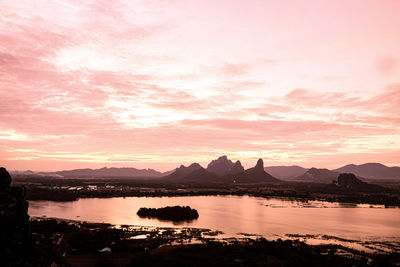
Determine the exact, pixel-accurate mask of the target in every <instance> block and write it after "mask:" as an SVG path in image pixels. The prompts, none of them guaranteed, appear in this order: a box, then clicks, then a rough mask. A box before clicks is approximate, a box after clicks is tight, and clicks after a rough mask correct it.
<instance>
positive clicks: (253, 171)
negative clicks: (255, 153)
mask: <svg viewBox="0 0 400 267" xmlns="http://www.w3.org/2000/svg"><path fill="white" fill-rule="evenodd" d="M228 177H232V178H233V181H234V182H235V183H279V182H281V181H280V180H278V179H276V178H275V177H273V176H272V175H270V174H269V173H267V172H265V170H264V162H263V160H262V159H259V160H258V161H257V164H256V166H254V167H253V168H250V169H247V170H245V171H243V172H240V173H237V174H231V175H228ZM225 179H226V178H225Z"/></svg>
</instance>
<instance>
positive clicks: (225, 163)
mask: <svg viewBox="0 0 400 267" xmlns="http://www.w3.org/2000/svg"><path fill="white" fill-rule="evenodd" d="M207 171H209V172H212V173H215V174H217V175H219V176H223V175H227V174H235V173H240V172H243V171H244V168H243V166H242V164H241V163H240V161H236V162H235V163H233V162H232V161H231V160H230V159H228V157H227V156H225V155H224V156H221V157H219V158H218V159H216V160H212V161H211V162H210V163H209V164H208V166H207Z"/></svg>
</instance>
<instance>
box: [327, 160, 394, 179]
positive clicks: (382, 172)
mask: <svg viewBox="0 0 400 267" xmlns="http://www.w3.org/2000/svg"><path fill="white" fill-rule="evenodd" d="M334 171H337V172H341V173H354V174H355V175H357V176H361V177H365V178H369V179H382V178H398V179H399V178H400V167H388V166H385V165H383V164H380V163H365V164H361V165H355V164H349V165H346V166H343V167H341V168H338V169H336V170H334Z"/></svg>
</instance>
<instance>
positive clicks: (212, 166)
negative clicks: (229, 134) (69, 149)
mask: <svg viewBox="0 0 400 267" xmlns="http://www.w3.org/2000/svg"><path fill="white" fill-rule="evenodd" d="M261 166H262V167H263V162H262V160H261V161H259V162H258V163H257V165H256V166H255V167H254V168H250V169H248V170H245V168H244V167H243V166H242V164H241V162H240V161H239V160H238V161H236V162H233V161H231V160H230V159H228V157H227V156H225V155H224V156H221V157H219V158H217V159H215V160H212V161H211V162H210V163H209V164H208V165H207V168H203V167H202V166H201V165H200V164H198V163H193V164H191V165H189V166H188V167H185V166H183V165H182V166H180V167H179V168H176V169H174V170H171V171H167V172H159V171H156V170H154V169H136V168H114V167H112V168H107V167H104V168H100V169H74V170H63V171H56V172H32V171H14V172H11V173H12V174H13V175H25V176H35V175H36V176H56V177H66V178H73V177H75V178H77V177H82V178H85V177H87V178H98V177H124V178H143V179H152V178H162V179H165V181H167V180H170V181H179V180H182V179H186V180H188V181H189V180H192V181H198V180H201V179H204V180H210V181H211V180H212V181H217V182H219V181H230V182H233V181H236V180H237V181H240V182H242V181H249V180H251V179H253V178H251V177H250V176H251V175H253V176H254V177H256V178H254V180H255V181H256V182H257V181H269V182H272V181H276V180H278V179H279V180H292V181H304V182H318V183H331V182H332V180H334V179H336V178H337V177H338V175H339V174H340V173H354V174H355V175H356V176H357V177H358V178H361V179H376V180H377V179H381V180H382V179H400V167H388V166H385V165H383V164H380V163H366V164H361V165H355V164H349V165H346V166H343V167H341V168H338V169H334V170H328V169H321V168H310V169H307V168H304V167H301V166H297V165H293V166H268V167H263V170H262V171H261V169H260V168H261ZM185 177H186V178H185Z"/></svg>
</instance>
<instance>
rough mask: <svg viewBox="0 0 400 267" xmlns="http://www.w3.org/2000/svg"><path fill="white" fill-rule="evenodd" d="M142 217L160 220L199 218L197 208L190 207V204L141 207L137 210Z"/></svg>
mask: <svg viewBox="0 0 400 267" xmlns="http://www.w3.org/2000/svg"><path fill="white" fill-rule="evenodd" d="M137 215H139V216H140V217H148V218H157V219H160V220H169V221H188V220H194V219H197V218H199V214H198V213H197V210H195V209H192V208H190V207H189V206H186V207H181V206H174V207H170V206H168V207H165V208H159V209H154V208H140V209H139V210H138V212H137Z"/></svg>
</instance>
